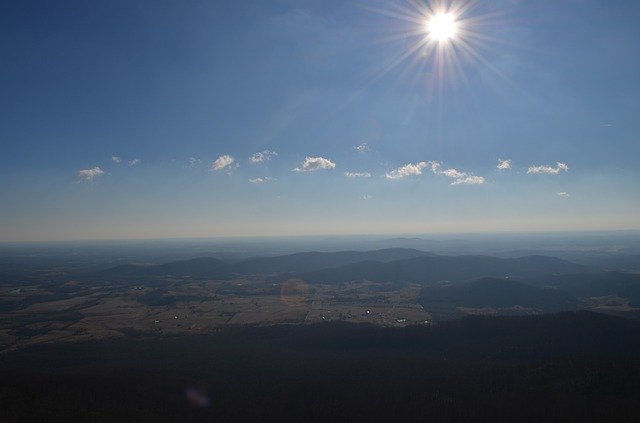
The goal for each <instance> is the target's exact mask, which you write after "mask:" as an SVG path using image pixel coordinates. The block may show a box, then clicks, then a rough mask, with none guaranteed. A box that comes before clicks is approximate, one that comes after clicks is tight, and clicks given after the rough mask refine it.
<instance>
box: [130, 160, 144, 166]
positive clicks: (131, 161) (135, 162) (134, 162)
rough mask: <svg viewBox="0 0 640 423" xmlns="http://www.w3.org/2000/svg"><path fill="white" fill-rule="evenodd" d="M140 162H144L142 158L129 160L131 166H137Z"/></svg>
mask: <svg viewBox="0 0 640 423" xmlns="http://www.w3.org/2000/svg"><path fill="white" fill-rule="evenodd" d="M140 163H142V160H140V159H133V160H129V166H136V165H139V164H140Z"/></svg>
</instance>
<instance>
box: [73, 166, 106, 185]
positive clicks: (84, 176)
mask: <svg viewBox="0 0 640 423" xmlns="http://www.w3.org/2000/svg"><path fill="white" fill-rule="evenodd" d="M104 174H105V171H104V170H102V169H100V167H99V166H96V167H92V168H91V169H82V170H80V171H78V182H92V181H93V179H94V178H97V177H98V176H102V175H104Z"/></svg>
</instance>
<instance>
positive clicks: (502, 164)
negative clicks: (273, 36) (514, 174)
mask: <svg viewBox="0 0 640 423" xmlns="http://www.w3.org/2000/svg"><path fill="white" fill-rule="evenodd" d="M496 167H497V168H498V169H499V170H509V169H511V159H498V166H496Z"/></svg>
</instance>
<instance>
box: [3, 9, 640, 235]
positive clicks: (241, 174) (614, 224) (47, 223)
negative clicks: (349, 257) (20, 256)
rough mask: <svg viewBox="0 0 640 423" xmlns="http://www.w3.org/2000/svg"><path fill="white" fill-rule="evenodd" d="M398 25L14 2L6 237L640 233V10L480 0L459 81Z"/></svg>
mask: <svg viewBox="0 0 640 423" xmlns="http://www.w3.org/2000/svg"><path fill="white" fill-rule="evenodd" d="M390 12H394V13H395V12H397V14H398V15H406V14H409V12H412V13H413V14H414V15H415V13H416V9H412V6H411V5H410V3H408V2H400V1H397V2H392V1H378V2H370V1H367V2H364V1H362V2H354V1H331V0H310V1H304V0H296V1H271V2H269V1H263V0H260V1H243V2H235V1H228V2H222V1H210V2H206V1H157V0H153V1H130V0H126V1H114V0H108V1H97V0H95V1H94V0H92V1H85V0H78V1H55V2H51V1H40V2H38V1H26V0H21V1H13V2H9V1H6V2H3V3H2V4H1V5H0V35H1V38H0V53H1V56H2V61H1V62H0V93H1V95H0V119H1V121H0V123H1V124H0V152H1V155H0V180H2V183H1V184H0V199H1V200H0V241H25V240H58V239H102V238H155V237H190V236H233V235H241V236H244V235H251V236H253V235H309V234H359V233H429V232H484V231H532V230H533V231H537V230H541V231H542V230H565V229H566V230H582V229H589V230H591V229H640V217H639V216H640V213H639V212H638V211H639V210H640V190H639V188H640V168H639V166H638V159H639V157H640V140H639V134H640V119H639V117H640V102H639V99H640V25H639V24H638V22H640V3H638V2H637V1H623V0H618V1H605V0H601V1H592V0H584V1H578V0H575V1H571V0H566V1H558V0H548V1H545V0H537V1H517V0H503V1H499V0H498V1H477V2H475V6H474V7H472V8H471V9H469V10H468V11H467V12H466V14H465V15H464V17H465V18H466V19H468V22H469V23H468V28H467V29H468V30H471V29H473V31H474V32H475V33H477V34H478V35H477V36H476V37H475V38H473V39H471V38H468V39H467V40H466V41H467V42H468V45H469V46H470V48H471V49H472V50H471V51H472V53H473V56H469V55H464V54H462V52H463V50H461V47H460V46H459V45H457V46H456V41H455V40H454V41H453V46H449V50H448V53H449V54H451V53H452V52H456V56H455V57H457V58H458V62H457V63H458V65H459V66H458V67H457V68H456V69H457V70H456V71H455V72H450V71H445V72H444V74H440V73H438V71H437V69H438V68H437V62H438V60H437V58H435V57H433V56H429V55H425V54H420V51H418V52H417V53H415V54H411V55H409V56H408V57H407V58H406V60H404V61H402V62H400V63H398V64H397V65H396V66H391V64H392V63H393V62H394V61H395V59H396V58H397V57H398V56H399V55H401V54H402V53H403V52H404V51H406V50H407V49H408V48H411V47H412V46H413V45H415V43H416V42H417V41H419V40H420V39H422V38H424V37H425V36H426V35H424V34H422V35H412V36H408V37H398V36H397V35H398V34H402V33H406V32H411V31H415V30H416V29H418V30H420V28H422V26H420V25H418V23H416V22H412V21H410V20H406V19H402V18H397V17H394V16H392V15H393V13H390ZM363 143H365V146H364V147H361V148H360V149H357V148H356V147H357V146H361V145H362V144H363ZM265 150H268V151H271V152H275V153H277V155H274V154H264V155H263V157H262V159H263V160H262V161H261V162H257V163H254V162H252V161H251V160H250V157H251V156H252V155H253V154H255V153H257V152H263V151H265ZM360 150H362V151H360ZM226 156H230V157H232V158H233V163H231V164H229V162H230V160H229V158H228V157H226ZM267 157H268V158H269V160H267ZM306 157H310V158H311V159H310V160H308V162H307V163H306V166H305V164H304V161H305V158H306ZM255 158H256V159H260V158H261V157H255ZM499 159H503V160H510V162H509V164H510V167H511V168H510V169H498V168H497V166H498V164H499V163H500V162H499ZM421 162H424V163H422V164H421ZM558 163H561V165H558ZM407 164H412V165H413V166H409V167H404V168H403V166H406V165H407ZM223 165H226V166H223ZM564 165H566V167H565V166H564ZM503 167H507V166H503ZM216 168H217V170H216ZM294 169H298V171H296V170H294ZM314 169H315V170H314ZM345 172H352V173H361V174H363V173H368V174H370V176H369V177H363V175H360V176H354V175H351V177H349V176H346V175H345ZM258 178H260V179H258Z"/></svg>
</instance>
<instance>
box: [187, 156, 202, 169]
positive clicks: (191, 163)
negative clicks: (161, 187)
mask: <svg viewBox="0 0 640 423" xmlns="http://www.w3.org/2000/svg"><path fill="white" fill-rule="evenodd" d="M201 161H202V160H200V159H199V158H197V157H189V159H188V160H187V162H188V166H189V167H196V166H197V165H199V164H200V162H201Z"/></svg>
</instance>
